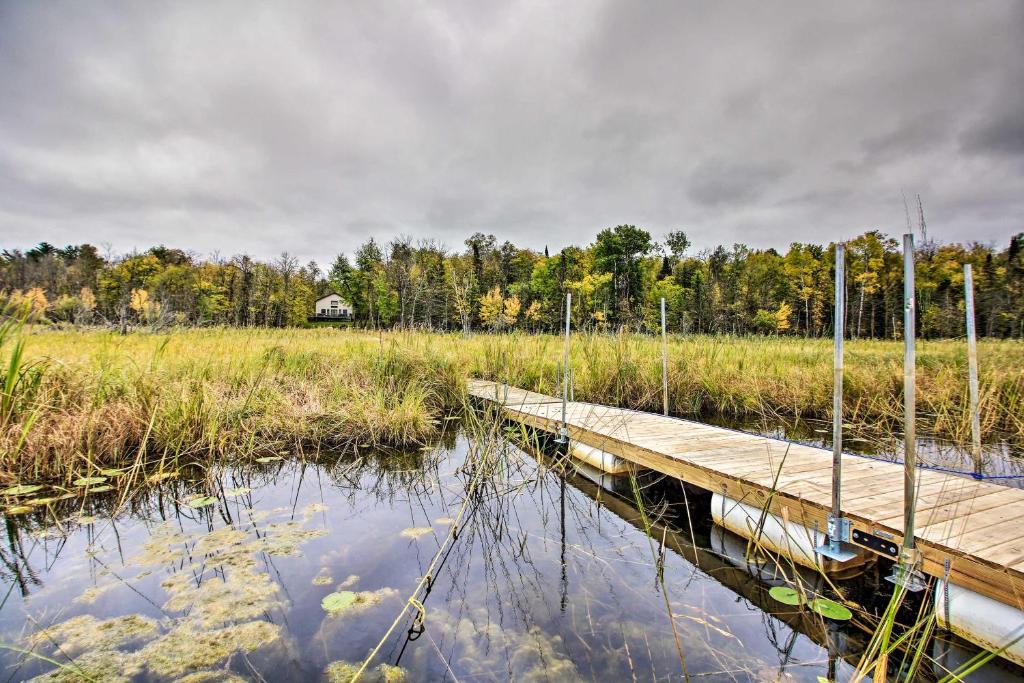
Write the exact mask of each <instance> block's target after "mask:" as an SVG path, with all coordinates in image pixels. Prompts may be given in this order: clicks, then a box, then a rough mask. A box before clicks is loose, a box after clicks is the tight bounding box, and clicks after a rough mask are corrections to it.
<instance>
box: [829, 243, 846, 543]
mask: <svg viewBox="0 0 1024 683" xmlns="http://www.w3.org/2000/svg"><path fill="white" fill-rule="evenodd" d="M845 270H846V247H844V246H843V245H842V244H837V245H836V284H835V290H836V292H835V295H836V304H835V321H834V322H833V325H832V327H833V329H832V516H833V517H835V518H836V519H837V520H838V519H839V517H840V516H842V514H843V508H842V478H843V338H844V336H845V332H846V273H845ZM837 531H838V529H836V530H833V533H831V534H830V537H829V539H830V540H834V539H832V537H833V536H835V535H837V534H836V533H834V532H837Z"/></svg>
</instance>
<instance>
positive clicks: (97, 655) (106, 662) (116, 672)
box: [30, 650, 142, 683]
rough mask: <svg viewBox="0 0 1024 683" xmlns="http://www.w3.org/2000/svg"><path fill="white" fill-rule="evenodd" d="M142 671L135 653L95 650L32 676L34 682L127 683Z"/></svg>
mask: <svg viewBox="0 0 1024 683" xmlns="http://www.w3.org/2000/svg"><path fill="white" fill-rule="evenodd" d="M141 671H142V662H141V661H139V658H138V656H137V655H135V654H134V653H130V652H122V651H120V650H92V651H90V652H85V653H83V654H81V655H79V656H77V657H75V658H74V661H72V662H70V663H68V664H65V665H64V666H62V667H58V668H56V669H53V670H52V671H47V672H46V673H44V674H41V675H39V676H36V677H35V678H32V679H30V680H31V681H34V682H35V683H81V682H82V681H89V680H92V681H103V683H128V682H129V681H131V680H133V679H134V678H135V677H136V676H137V675H138V674H139V673H140V672H141Z"/></svg>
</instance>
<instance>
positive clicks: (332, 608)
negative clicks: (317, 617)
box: [320, 591, 357, 614]
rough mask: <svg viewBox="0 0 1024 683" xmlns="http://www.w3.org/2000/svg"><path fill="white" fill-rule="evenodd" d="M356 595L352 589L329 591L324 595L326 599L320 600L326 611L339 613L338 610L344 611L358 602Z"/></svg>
mask: <svg viewBox="0 0 1024 683" xmlns="http://www.w3.org/2000/svg"><path fill="white" fill-rule="evenodd" d="M356 597H357V596H356V594H355V593H353V592H352V591H338V592H336V593H328V594H327V595H325V596H324V599H323V600H321V601H320V606H321V607H323V608H324V611H325V612H327V613H328V614H337V613H338V612H343V611H345V610H346V609H348V608H349V607H351V606H352V605H354V604H356Z"/></svg>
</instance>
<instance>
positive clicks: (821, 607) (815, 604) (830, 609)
mask: <svg viewBox="0 0 1024 683" xmlns="http://www.w3.org/2000/svg"><path fill="white" fill-rule="evenodd" d="M810 607H811V609H812V610H814V611H815V612H817V613H818V614H820V615H821V616H823V617H825V618H826V619H833V620H835V621H849V620H850V619H851V618H853V612H851V611H850V610H848V609H846V608H845V607H843V606H842V605H840V604H839V603H838V602H836V601H835V600H829V599H828V598H815V599H814V600H811V603H810Z"/></svg>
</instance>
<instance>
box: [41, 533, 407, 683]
mask: <svg viewBox="0 0 1024 683" xmlns="http://www.w3.org/2000/svg"><path fill="white" fill-rule="evenodd" d="M76 521H79V522H88V521H91V520H89V519H88V518H78V519H77V520H76ZM324 533H326V532H324V531H322V530H317V529H306V528H303V527H302V526H301V525H299V524H298V523H295V522H285V523H279V524H269V525H266V526H265V527H263V528H258V527H255V526H254V527H253V528H249V529H243V528H238V527H235V526H224V527H220V528H218V529H215V530H213V531H209V532H207V533H198V534H184V533H181V532H180V531H178V530H177V529H176V528H175V527H173V526H172V525H171V524H170V523H165V524H161V525H157V526H154V527H152V528H151V530H150V537H149V539H148V540H147V541H146V542H145V543H144V544H143V548H142V552H141V553H140V554H139V555H138V556H136V557H135V558H133V560H132V561H133V562H134V563H136V564H139V565H142V566H162V567H164V568H165V569H166V568H170V570H171V571H170V573H169V574H168V575H167V576H165V578H164V580H163V581H161V583H160V587H161V589H162V590H163V591H164V592H165V594H166V601H165V602H164V604H163V605H162V609H163V611H164V613H165V615H167V616H166V618H165V619H163V620H162V621H160V622H156V621H154V620H152V619H149V618H148V617H144V616H141V615H137V614H132V615H126V616H122V617H117V618H115V619H108V620H106V621H98V620H97V619H95V618H94V617H92V616H89V615H84V616H77V617H72V618H70V619H68V620H66V621H64V622H62V623H59V624H56V625H54V626H50V627H48V628H45V629H40V630H38V631H37V632H35V633H33V634H32V635H30V636H28V643H29V645H30V646H31V647H32V648H33V649H35V648H37V647H46V648H53V653H54V658H56V659H58V660H63V659H67V658H71V659H72V660H73V663H72V664H70V665H67V667H65V668H61V667H58V668H56V669H53V670H52V671H49V672H47V673H46V674H44V675H43V676H41V677H40V678H39V680H49V681H63V680H80V673H79V672H82V673H84V674H85V675H87V676H89V677H92V678H95V679H96V680H104V681H107V680H110V681H127V680H131V679H133V678H134V677H137V676H139V675H140V674H143V672H148V676H156V677H159V678H174V679H179V678H180V677H182V676H185V677H186V678H185V679H184V680H188V681H192V682H193V683H200V682H202V681H237V680H242V679H241V678H240V677H238V676H237V675H236V674H233V673H231V672H229V671H226V670H211V668H215V665H217V664H218V663H219V662H222V661H225V660H227V659H228V658H230V657H231V656H232V655H233V654H234V653H236V652H245V653H248V652H252V651H254V650H256V649H259V648H261V647H263V646H265V645H267V644H270V643H272V642H274V641H277V640H279V639H280V635H281V633H280V628H279V627H278V626H277V625H275V624H273V623H270V622H268V621H266V620H265V619H266V617H267V615H268V613H269V612H270V611H271V610H273V609H275V608H278V607H282V606H283V604H282V601H281V597H280V588H279V586H278V584H277V583H276V582H275V581H274V580H273V578H272V577H271V575H270V573H268V572H263V571H258V570H257V558H258V556H259V555H260V554H261V553H268V554H275V553H276V554H286V555H298V554H300V553H299V550H298V547H299V545H301V543H302V542H304V541H305V540H308V539H310V538H314V537H317V536H320V535H322V534H324ZM324 571H325V572H326V568H325V570H324ZM148 573H149V572H141V573H140V574H138V577H139V578H141V577H143V576H145V575H146V574H148ZM325 578H327V579H328V582H329V581H330V578H329V577H326V576H325ZM117 585H118V584H116V583H110V584H105V585H100V586H94V587H92V588H89V589H87V590H86V591H84V592H83V593H82V594H81V595H80V596H79V597H78V598H76V600H75V601H76V602H80V603H86V604H88V603H89V602H91V601H93V600H95V599H96V598H97V597H98V596H100V595H102V594H104V593H105V592H106V591H107V590H109V589H110V588H112V587H114V586H117ZM386 594H387V591H383V592H381V591H378V592H373V593H367V594H358V596H357V599H356V600H355V602H356V603H357V606H359V607H368V606H370V605H373V604H376V603H377V602H379V601H380V599H381V598H382V597H383V596H384V595H386ZM75 666H79V667H80V668H79V669H75V668H74V667H75Z"/></svg>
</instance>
